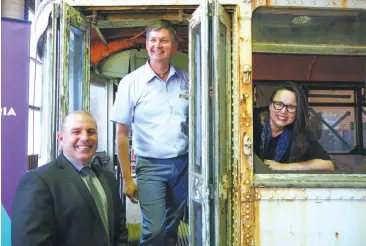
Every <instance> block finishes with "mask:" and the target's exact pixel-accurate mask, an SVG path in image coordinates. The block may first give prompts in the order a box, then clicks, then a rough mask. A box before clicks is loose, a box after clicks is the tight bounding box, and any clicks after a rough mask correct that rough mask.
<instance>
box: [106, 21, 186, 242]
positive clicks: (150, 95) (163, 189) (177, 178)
mask: <svg viewBox="0 0 366 246" xmlns="http://www.w3.org/2000/svg"><path fill="white" fill-rule="evenodd" d="M177 48H178V41H177V34H176V31H175V30H174V29H173V28H172V26H171V24H170V23H169V22H168V21H157V22H156V23H154V24H153V25H151V26H149V27H148V28H147V30H146V49H147V52H148V55H149V60H148V61H147V62H146V64H145V65H143V66H142V67H140V68H138V69H137V70H135V71H134V72H132V73H130V74H129V75H127V76H126V77H124V78H123V79H122V80H121V82H120V84H119V86H118V93H117V96H116V100H115V102H114V106H113V109H112V121H114V122H115V123H116V125H117V136H116V138H117V139H116V142H117V149H118V158H119V162H120V165H121V169H122V178H123V181H124V185H123V191H124V193H125V194H126V196H127V197H129V198H130V200H131V201H132V202H134V203H137V199H138V200H139V202H140V207H141V211H142V216H143V222H142V223H143V225H142V238H141V241H140V243H141V244H140V245H142V246H144V245H156V246H164V245H169V246H171V245H175V244H176V241H177V233H178V225H179V222H180V220H181V218H182V215H183V209H184V206H185V204H186V201H187V194H188V191H187V190H188V176H187V168H188V86H189V83H188V73H187V72H185V71H182V70H180V69H178V68H175V67H173V66H172V65H171V64H170V57H171V55H172V54H173V53H174V52H175V51H176V50H177ZM130 127H131V128H132V144H133V149H134V151H135V154H136V174H137V187H136V184H135V183H134V181H133V180H132V178H131V172H130V160H129V149H128V148H129V142H128V138H129V131H130ZM137 194H138V198H137Z"/></svg>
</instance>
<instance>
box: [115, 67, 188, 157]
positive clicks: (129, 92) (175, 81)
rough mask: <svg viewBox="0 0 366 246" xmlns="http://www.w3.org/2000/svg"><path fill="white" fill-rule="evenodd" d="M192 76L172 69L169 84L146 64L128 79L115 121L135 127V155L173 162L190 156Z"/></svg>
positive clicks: (120, 92)
mask: <svg viewBox="0 0 366 246" xmlns="http://www.w3.org/2000/svg"><path fill="white" fill-rule="evenodd" d="M188 87H189V82H188V73H187V72H185V71H183V70H180V69H178V68H174V67H173V66H170V71H169V75H168V79H167V81H166V82H165V81H163V80H161V79H160V78H159V77H158V76H157V75H156V74H155V73H154V71H153V70H152V69H151V67H150V65H149V64H148V63H146V64H145V65H143V66H141V67H140V68H138V69H137V70H135V71H133V72H132V73H130V74H128V75H127V76H126V77H124V78H123V79H122V80H121V82H120V84H119V86H118V92H117V95H116V99H115V102H114V105H113V108H112V114H111V115H112V116H111V120H112V121H114V122H116V123H121V124H126V125H129V126H131V127H132V144H133V149H134V151H135V154H136V155H137V156H141V157H150V158H172V157H176V156H179V155H183V154H186V153H187V152H188Z"/></svg>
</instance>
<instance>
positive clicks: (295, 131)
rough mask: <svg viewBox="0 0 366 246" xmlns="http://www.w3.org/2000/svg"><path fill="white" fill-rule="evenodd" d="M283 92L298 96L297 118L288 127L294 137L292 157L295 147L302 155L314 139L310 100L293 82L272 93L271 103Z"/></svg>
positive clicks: (279, 87)
mask: <svg viewBox="0 0 366 246" xmlns="http://www.w3.org/2000/svg"><path fill="white" fill-rule="evenodd" d="M282 90H286V91H292V92H293V93H295V95H296V117H295V120H294V122H292V124H291V125H289V126H286V127H287V129H288V130H289V131H290V132H291V135H292V141H291V153H290V155H291V157H292V156H293V154H295V153H293V152H294V151H295V148H294V147H296V148H297V149H298V150H300V151H301V154H303V153H304V152H305V150H306V149H307V148H308V146H309V140H310V139H312V138H314V136H313V135H314V134H313V132H312V130H311V128H310V118H309V104H308V99H307V97H306V95H305V93H304V91H303V90H302V89H301V87H300V86H298V85H296V84H295V83H293V82H286V83H284V84H281V85H279V86H278V87H277V89H276V90H275V91H274V92H273V93H272V95H271V97H270V100H269V101H270V103H271V102H272V101H273V98H274V96H275V95H276V94H277V92H279V91H282Z"/></svg>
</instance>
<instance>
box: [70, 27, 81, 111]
mask: <svg viewBox="0 0 366 246" xmlns="http://www.w3.org/2000/svg"><path fill="white" fill-rule="evenodd" d="M83 43H84V41H83V32H82V31H80V30H79V29H77V28H75V27H73V26H71V27H70V50H69V57H70V62H69V112H72V111H75V110H81V109H82V95H83V81H84V78H83V77H84V72H83V54H84V44H83Z"/></svg>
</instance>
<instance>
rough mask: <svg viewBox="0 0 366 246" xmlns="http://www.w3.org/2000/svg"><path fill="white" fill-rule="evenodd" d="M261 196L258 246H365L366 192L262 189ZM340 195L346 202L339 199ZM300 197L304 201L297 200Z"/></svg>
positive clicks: (258, 218) (257, 235)
mask: <svg viewBox="0 0 366 246" xmlns="http://www.w3.org/2000/svg"><path fill="white" fill-rule="evenodd" d="M350 192H351V193H353V194H352V195H354V196H356V195H357V193H359V194H358V195H360V196H359V198H360V197H361V196H362V199H352V200H351V199H350V197H349V193H350ZM259 193H260V194H261V195H259V196H260V200H258V202H257V207H256V208H257V209H258V211H257V213H256V214H257V218H256V220H257V221H258V222H259V221H260V223H258V224H257V230H258V231H257V232H256V234H255V239H254V245H256V246H258V245H281V246H287V245H288V246H297V245H298V246H300V245H301V246H328V245H332V246H333V245H334V246H336V245H356V246H358V245H366V234H364V232H363V231H364V228H365V226H366V212H365V209H364V208H365V206H366V200H365V199H364V198H363V197H364V195H365V193H366V190H359V191H356V190H346V189H340V190H331V191H330V190H328V189H306V190H300V189H292V190H288V189H281V190H277V191H276V192H274V191H273V190H270V189H268V190H263V189H261V190H260V191H259ZM281 193H282V194H281ZM323 193H324V194H323ZM329 194H334V196H333V198H332V199H328V196H329ZM339 195H343V196H344V197H347V199H339ZM291 196H292V197H291ZM301 197H302V198H303V199H298V198H301ZM306 197H307V199H305V198H306ZM337 197H338V198H337Z"/></svg>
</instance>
